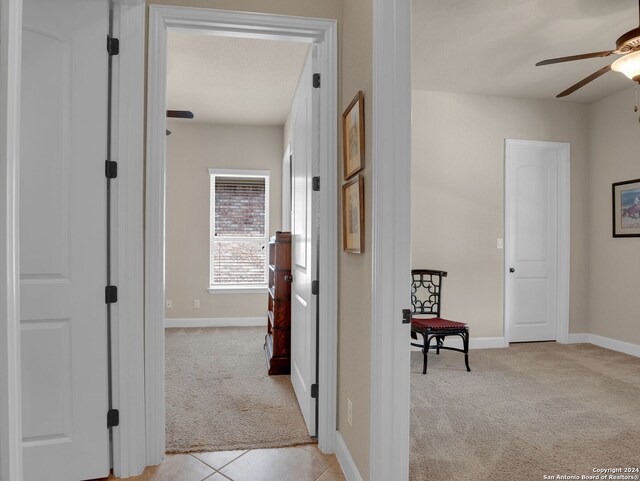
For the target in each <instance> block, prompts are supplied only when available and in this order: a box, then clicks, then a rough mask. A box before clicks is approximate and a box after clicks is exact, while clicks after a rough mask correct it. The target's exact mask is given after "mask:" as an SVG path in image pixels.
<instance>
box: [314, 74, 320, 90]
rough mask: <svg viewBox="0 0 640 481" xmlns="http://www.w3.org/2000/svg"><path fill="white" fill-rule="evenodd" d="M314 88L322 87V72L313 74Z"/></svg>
mask: <svg viewBox="0 0 640 481" xmlns="http://www.w3.org/2000/svg"><path fill="white" fill-rule="evenodd" d="M313 88H314V89H319V88H320V74H319V73H314V74H313Z"/></svg>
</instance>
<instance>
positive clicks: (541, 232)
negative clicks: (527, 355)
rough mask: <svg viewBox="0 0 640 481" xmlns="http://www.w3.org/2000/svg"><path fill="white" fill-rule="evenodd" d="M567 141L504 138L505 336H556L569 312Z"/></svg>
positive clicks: (562, 335) (560, 336)
mask: <svg viewBox="0 0 640 481" xmlns="http://www.w3.org/2000/svg"><path fill="white" fill-rule="evenodd" d="M569 180H570V179H569V144H567V143H561V142H541V141H532V140H510V139H507V140H506V142H505V274H504V275H505V283H504V285H505V295H504V299H505V301H504V302H505V309H504V312H505V338H506V339H507V341H509V342H523V341H524V342H526V341H560V342H566V339H567V337H568V330H569V326H568V317H569V309H568V306H569V299H568V298H569V278H568V273H569V255H568V254H569V231H570V220H569V199H570V197H569V195H570V194H569V192H570V183H569Z"/></svg>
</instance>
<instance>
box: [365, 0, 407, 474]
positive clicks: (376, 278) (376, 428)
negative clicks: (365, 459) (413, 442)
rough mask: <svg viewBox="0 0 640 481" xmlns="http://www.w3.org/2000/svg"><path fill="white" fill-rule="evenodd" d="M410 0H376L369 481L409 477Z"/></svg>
mask: <svg viewBox="0 0 640 481" xmlns="http://www.w3.org/2000/svg"><path fill="white" fill-rule="evenodd" d="M410 185H411V2H407V1H403V0H374V2H373V216H372V217H373V254H372V257H373V292H372V298H373V306H372V317H373V319H372V324H373V325H372V341H371V346H372V349H371V363H372V366H371V438H370V454H369V456H370V461H369V462H370V476H371V481H388V480H395V481H403V480H407V479H409V387H410V386H409V370H410V358H409V355H410V350H409V325H408V324H401V319H402V313H401V311H402V309H408V308H410V306H411V301H410V274H411V192H410V189H409V188H408V187H409V186H410Z"/></svg>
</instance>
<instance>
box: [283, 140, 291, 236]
mask: <svg viewBox="0 0 640 481" xmlns="http://www.w3.org/2000/svg"><path fill="white" fill-rule="evenodd" d="M281 224H282V230H283V232H289V231H290V230H291V143H288V144H287V148H286V150H285V151H284V157H282V222H281Z"/></svg>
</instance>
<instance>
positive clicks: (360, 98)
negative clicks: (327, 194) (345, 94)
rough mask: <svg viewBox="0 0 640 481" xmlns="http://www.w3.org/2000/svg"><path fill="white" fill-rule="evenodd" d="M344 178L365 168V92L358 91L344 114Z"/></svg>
mask: <svg viewBox="0 0 640 481" xmlns="http://www.w3.org/2000/svg"><path fill="white" fill-rule="evenodd" d="M342 152H343V156H342V157H343V164H344V179H345V180H347V179H348V178H349V177H351V176H352V175H353V174H355V173H357V172H360V171H361V170H362V169H364V93H363V92H362V91H360V92H358V93H357V94H356V96H355V97H354V98H353V100H352V101H351V103H350V104H349V106H348V107H347V110H345V111H344V113H343V114H342Z"/></svg>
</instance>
